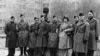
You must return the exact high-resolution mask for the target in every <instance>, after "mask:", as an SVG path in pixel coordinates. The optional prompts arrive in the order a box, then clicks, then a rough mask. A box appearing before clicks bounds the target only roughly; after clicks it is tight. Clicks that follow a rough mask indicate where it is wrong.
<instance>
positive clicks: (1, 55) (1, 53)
mask: <svg viewBox="0 0 100 56" xmlns="http://www.w3.org/2000/svg"><path fill="white" fill-rule="evenodd" d="M7 54H8V50H7V49H0V56H7ZM19 54H20V53H19V51H16V52H15V56H19Z"/></svg>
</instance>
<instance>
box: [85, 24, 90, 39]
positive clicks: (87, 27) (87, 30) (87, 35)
mask: <svg viewBox="0 0 100 56" xmlns="http://www.w3.org/2000/svg"><path fill="white" fill-rule="evenodd" d="M89 32H90V27H89V23H88V22H86V27H85V33H84V40H88V38H89Z"/></svg>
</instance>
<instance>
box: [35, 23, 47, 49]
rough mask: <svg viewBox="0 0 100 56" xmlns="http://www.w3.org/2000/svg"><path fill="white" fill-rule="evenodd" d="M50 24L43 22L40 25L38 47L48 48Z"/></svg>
mask: <svg viewBox="0 0 100 56" xmlns="http://www.w3.org/2000/svg"><path fill="white" fill-rule="evenodd" d="M47 35H48V24H47V23H46V22H41V23H40V24H39V30H38V36H37V43H36V46H37V47H47V42H48V36H47Z"/></svg>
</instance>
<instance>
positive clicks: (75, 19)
mask: <svg viewBox="0 0 100 56" xmlns="http://www.w3.org/2000/svg"><path fill="white" fill-rule="evenodd" d="M74 21H75V23H74V24H73V31H72V48H73V43H74V38H73V36H74V32H75V27H76V25H77V23H78V21H79V17H78V16H74ZM71 56H75V52H74V51H72V55H71Z"/></svg>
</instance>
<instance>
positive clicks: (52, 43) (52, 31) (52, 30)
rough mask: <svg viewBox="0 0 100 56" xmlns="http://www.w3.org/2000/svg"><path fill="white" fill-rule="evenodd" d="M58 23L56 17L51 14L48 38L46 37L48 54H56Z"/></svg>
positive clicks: (53, 55) (54, 55) (52, 55)
mask: <svg viewBox="0 0 100 56" xmlns="http://www.w3.org/2000/svg"><path fill="white" fill-rule="evenodd" d="M58 26H59V25H58V24H57V17H56V16H53V20H52V23H51V24H50V25H49V38H48V49H49V51H50V56H56V53H57V47H58Z"/></svg>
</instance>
